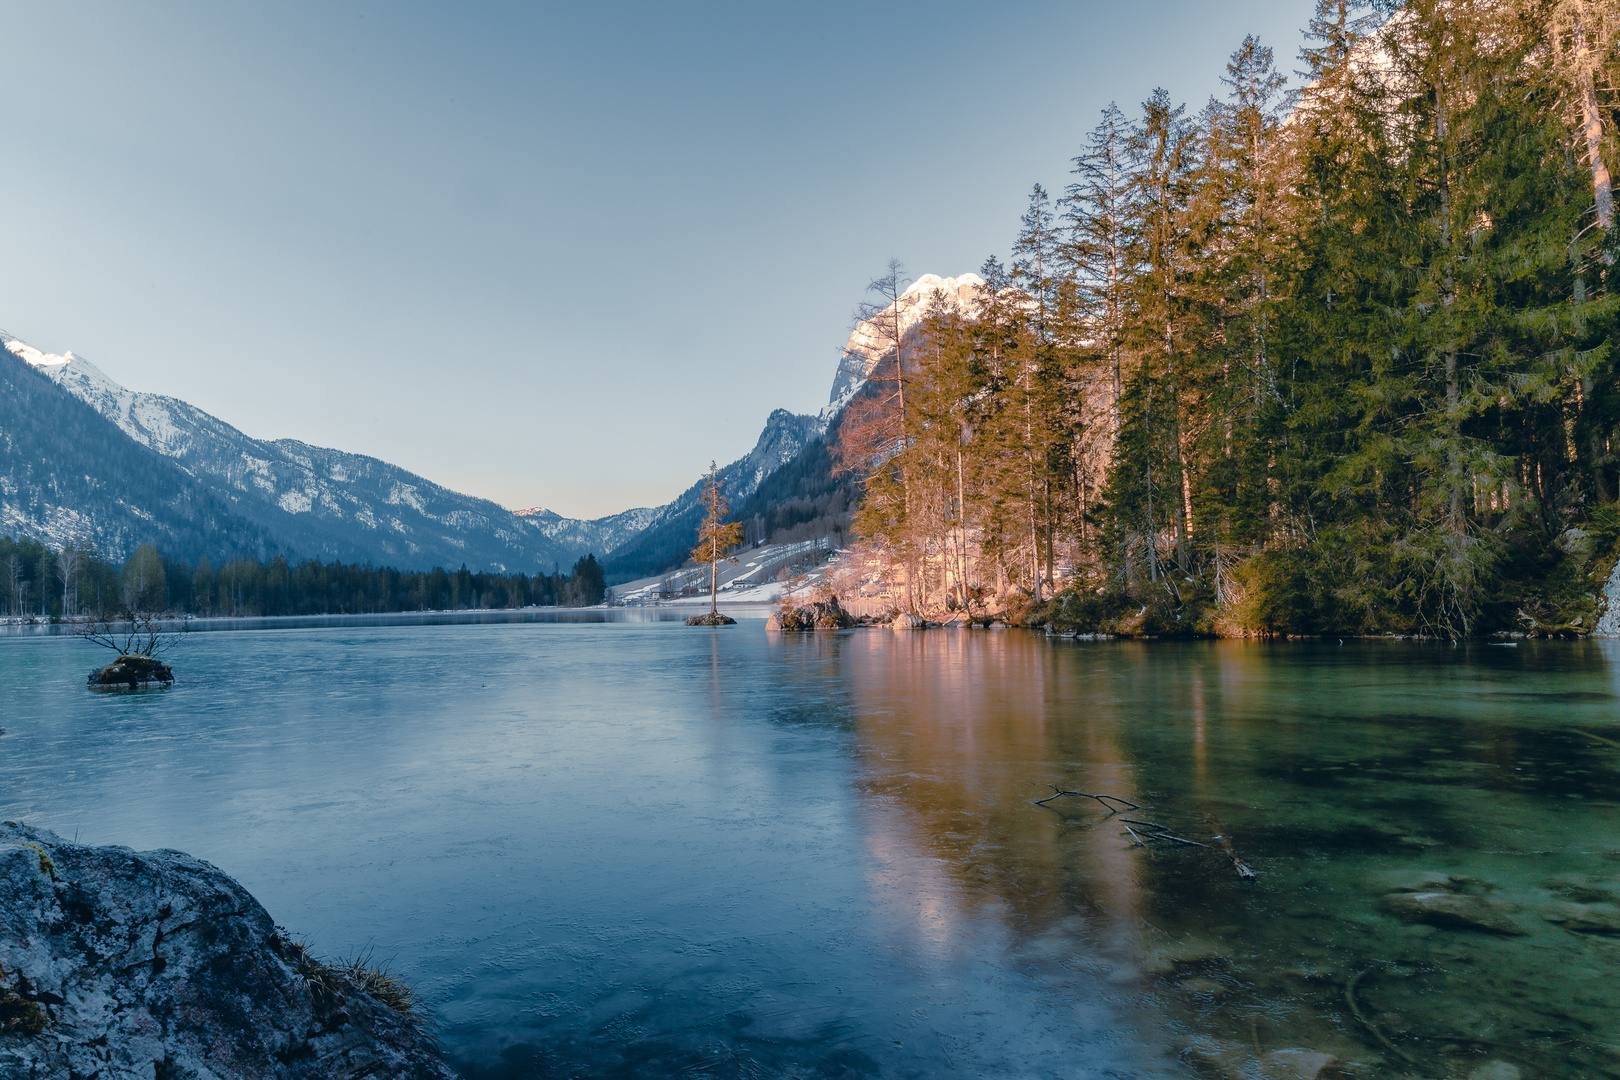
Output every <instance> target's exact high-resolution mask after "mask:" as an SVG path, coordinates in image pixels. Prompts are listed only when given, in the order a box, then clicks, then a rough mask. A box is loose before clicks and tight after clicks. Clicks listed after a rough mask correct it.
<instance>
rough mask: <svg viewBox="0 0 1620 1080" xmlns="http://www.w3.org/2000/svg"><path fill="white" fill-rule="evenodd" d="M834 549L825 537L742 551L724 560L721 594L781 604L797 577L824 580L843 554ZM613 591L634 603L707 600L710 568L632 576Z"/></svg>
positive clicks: (732, 599)
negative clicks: (840, 554) (833, 550)
mask: <svg viewBox="0 0 1620 1080" xmlns="http://www.w3.org/2000/svg"><path fill="white" fill-rule="evenodd" d="M830 554H831V558H830V559H829V551H828V548H827V547H826V542H825V541H815V540H804V541H801V542H799V543H794V544H766V545H764V546H762V547H757V548H753V549H751V550H749V551H746V552H742V553H739V555H738V556H737V562H734V563H722V564H721V565H720V572H719V582H720V589H719V598H720V599H721V600H724V601H726V602H727V603H732V604H774V603H777V602H779V601H780V600H781V599H782V594H783V593H784V592H785V591H786V590H787V588H788V581H790V580H791V581H792V582H793V583H794V584H795V586H796V587H799V588H803V587H805V586H808V585H812V584H814V583H815V582H817V581H820V580H821V579H822V578H823V577H824V576H825V575H826V574H827V571H828V569H829V567H830V566H831V565H832V562H833V560H836V559H837V557H838V555H837V553H836V552H833V553H830ZM784 570H786V571H787V573H786V575H784V574H783V571H784ZM784 578H785V579H786V580H784ZM688 590H695V591H694V592H688ZM683 593H684V594H685V595H683ZM613 596H614V598H615V599H616V600H620V601H623V602H624V603H626V604H633V605H650V604H704V605H707V604H708V602H709V568H708V567H707V566H700V567H686V568H685V569H681V570H674V571H671V572H670V573H668V574H661V575H659V576H658V577H647V578H640V579H639V580H636V581H627V582H625V583H624V584H623V585H615V586H614V587H613Z"/></svg>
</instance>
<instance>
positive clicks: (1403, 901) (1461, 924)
mask: <svg viewBox="0 0 1620 1080" xmlns="http://www.w3.org/2000/svg"><path fill="white" fill-rule="evenodd" d="M1489 891H1490V886H1489V885H1487V884H1486V883H1484V882H1482V881H1476V880H1475V879H1474V878H1470V877H1461V876H1458V875H1455V874H1437V873H1427V874H1423V875H1421V876H1420V877H1418V878H1417V879H1415V880H1413V881H1410V882H1408V883H1406V884H1405V885H1402V886H1397V888H1396V889H1395V891H1393V892H1390V893H1388V894H1386V895H1385V896H1384V906H1385V907H1386V908H1387V909H1388V910H1389V911H1390V912H1392V913H1393V914H1395V915H1396V916H1398V917H1400V918H1402V919H1405V920H1406V921H1407V922H1421V923H1428V924H1429V925H1431V926H1444V927H1449V928H1451V929H1454V930H1476V931H1483V932H1484V933H1488V934H1508V935H1513V936H1522V935H1523V934H1524V933H1525V932H1526V931H1525V929H1524V927H1522V926H1520V925H1519V923H1518V921H1517V920H1516V919H1515V918H1514V917H1513V916H1514V915H1515V914H1516V913H1517V912H1518V910H1519V909H1518V907H1517V906H1516V905H1514V904H1511V903H1508V902H1507V901H1505V900H1498V899H1496V898H1494V897H1492V896H1488V895H1486V893H1488V892H1489Z"/></svg>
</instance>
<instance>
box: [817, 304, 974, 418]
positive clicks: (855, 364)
mask: <svg viewBox="0 0 1620 1080" xmlns="http://www.w3.org/2000/svg"><path fill="white" fill-rule="evenodd" d="M983 288H984V279H983V278H982V277H980V276H979V275H978V274H963V275H962V276H961V277H953V278H942V277H940V276H939V275H938V274H924V275H923V276H922V277H920V278H918V279H917V280H916V281H913V282H912V283H911V285H910V286H909V287H907V289H906V291H905V292H903V293H901V294H900V298H899V299H898V300H897V301H895V303H894V305H893V308H892V310H893V311H894V315H893V316H891V317H889V318H887V319H886V318H884V317H883V316H879V317H878V318H877V319H868V320H865V321H863V322H859V323H856V324H855V330H854V332H853V333H851V334H850V335H849V344H847V345H845V346H844V356H843V359H842V361H840V363H839V365H838V373H837V374H836V375H835V376H833V385H832V394H831V395H830V396H829V397H828V399H827V407H826V408H825V409H823V410H822V412H821V417H822V421H823V424H825V423H826V422H827V421H830V420H831V419H832V418H833V417H834V416H836V415H838V413H839V411H840V410H842V409H843V407H844V406H845V405H848V404H849V401H850V399H851V398H853V397H854V396H855V393H856V391H858V390H860V388H861V386H862V384H864V383H865V382H866V377H867V376H868V375H870V374H871V373H872V368H873V366H874V365H876V364H877V362H878V361H879V360H881V359H883V357H884V356H885V355H887V354H888V353H890V352H893V351H894V337H895V335H896V334H898V335H899V336H900V337H901V338H902V339H904V338H905V336H906V335H907V334H909V333H910V332H911V330H912V328H913V327H915V326H916V325H917V324H918V323H919V322H921V321H922V319H923V316H924V315H926V314H928V308H929V305H930V304H932V303H933V302H934V301H935V299H936V298H943V299H946V300H950V301H954V302H956V303H958V304H961V305H962V306H963V307H967V306H968V305H969V304H970V303H971V302H972V301H973V300H974V299H975V298H976V297H977V295H978V292H979V290H980V289H983ZM880 324H881V325H880ZM891 324H892V325H891Z"/></svg>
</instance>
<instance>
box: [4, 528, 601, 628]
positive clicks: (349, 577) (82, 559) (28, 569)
mask: <svg viewBox="0 0 1620 1080" xmlns="http://www.w3.org/2000/svg"><path fill="white" fill-rule="evenodd" d="M605 594H606V589H605V588H604V582H603V576H602V567H601V565H600V564H599V563H598V562H597V561H596V557H595V556H594V555H587V556H585V557H584V558H582V559H580V560H579V561H578V562H577V563H575V564H574V568H573V570H572V572H570V573H566V574H565V573H552V574H536V575H534V576H532V577H531V576H529V575H528V574H490V573H474V572H472V571H470V570H468V569H467V568H466V567H465V566H463V567H462V568H461V569H459V570H454V571H449V570H444V569H442V568H440V567H435V568H434V569H432V570H427V571H413V570H396V569H394V568H393V567H389V566H381V567H379V566H369V565H353V564H347V565H346V564H344V563H341V562H330V563H325V562H321V561H319V560H318V559H308V560H305V561H303V562H298V563H294V562H291V561H289V560H288V559H287V558H285V557H284V556H279V555H278V556H276V557H274V558H272V559H270V560H268V561H260V560H258V559H250V558H237V559H231V560H229V561H226V562H222V563H220V564H219V565H218V566H215V565H214V564H213V563H212V562H211V561H210V560H209V559H208V558H207V557H206V556H205V557H204V558H202V559H201V560H199V561H198V562H195V563H188V562H186V561H184V560H182V559H173V558H170V557H168V556H166V555H165V554H163V553H162V552H161V551H159V550H158V549H157V548H156V547H155V546H154V545H151V544H143V545H142V546H141V547H139V548H137V549H136V551H135V553H134V554H133V555H131V556H130V557H129V558H128V559H127V560H125V561H124V562H123V563H122V564H119V563H116V562H113V561H111V560H109V559H106V558H104V557H102V556H101V555H99V554H98V553H96V552H94V551H90V550H84V549H80V548H77V547H75V546H73V545H71V544H69V545H67V546H66V547H64V548H61V549H59V550H57V549H52V548H50V547H49V546H47V545H45V544H43V543H40V542H39V541H37V540H29V539H21V540H14V539H11V538H9V537H3V538H0V612H4V613H5V614H7V615H23V616H34V617H47V618H49V617H56V618H60V617H62V616H64V615H67V616H76V615H82V614H93V613H103V612H117V611H124V610H137V611H173V612H185V613H188V614H192V615H228V616H258V615H328V614H373V613H384V612H395V611H444V610H450V611H454V610H458V609H467V608H519V607H529V606H531V605H538V606H542V607H548V606H562V607H588V606H590V605H592V604H600V603H601V602H602V600H603V599H604V596H605Z"/></svg>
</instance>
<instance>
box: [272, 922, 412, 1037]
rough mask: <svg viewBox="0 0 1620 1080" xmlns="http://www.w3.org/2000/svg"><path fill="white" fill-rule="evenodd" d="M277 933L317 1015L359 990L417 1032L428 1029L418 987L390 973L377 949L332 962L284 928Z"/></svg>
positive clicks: (368, 949) (277, 929)
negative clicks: (346, 995)
mask: <svg viewBox="0 0 1620 1080" xmlns="http://www.w3.org/2000/svg"><path fill="white" fill-rule="evenodd" d="M276 932H277V935H278V937H279V938H280V943H281V944H280V947H281V954H282V956H283V957H284V958H285V959H286V960H287V962H288V963H290V964H291V965H292V968H293V971H294V972H296V973H297V975H298V977H299V978H300V979H301V980H303V983H304V987H305V989H307V990H308V991H309V997H310V1002H311V1004H313V1005H314V1006H315V1010H316V1011H317V1012H319V1013H323V1014H324V1013H327V1012H330V1011H331V1010H332V1009H334V1008H336V1007H337V1006H338V1005H340V1004H341V1003H342V1001H343V998H344V996H345V994H346V993H348V992H349V991H351V990H358V991H360V992H361V993H363V994H365V995H366V996H368V997H370V998H373V999H375V1000H377V1001H379V1002H381V1003H382V1004H384V1005H386V1006H388V1007H389V1008H390V1009H392V1010H394V1012H396V1013H398V1014H399V1015H400V1016H401V1017H403V1018H404V1019H405V1021H406V1022H407V1023H409V1024H410V1025H411V1027H413V1028H415V1029H416V1030H417V1031H424V1030H425V1029H426V1028H427V1026H428V1012H427V1008H426V1007H425V1006H424V1005H423V1004H422V998H421V995H420V994H418V993H417V991H416V987H414V986H412V985H411V984H410V983H409V982H407V981H406V980H405V977H404V976H403V975H401V974H400V973H398V972H396V971H392V970H390V969H389V967H388V963H387V962H386V961H381V962H379V961H378V960H377V959H376V957H375V952H374V950H372V949H370V948H367V949H363V950H361V952H360V953H359V954H358V955H356V956H355V957H353V958H352V959H349V960H336V961H329V960H325V959H322V958H321V957H319V956H317V955H316V954H315V952H314V951H313V950H312V949H311V948H310V947H309V945H308V944H306V943H305V942H302V941H299V940H297V939H295V938H294V937H293V936H292V935H291V934H289V933H287V931H286V930H284V929H282V928H281V927H277V928H276Z"/></svg>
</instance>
